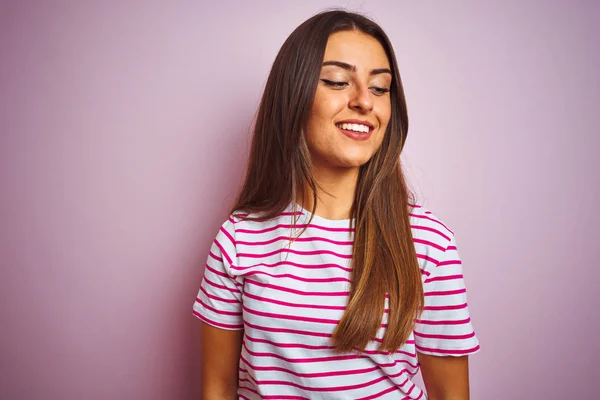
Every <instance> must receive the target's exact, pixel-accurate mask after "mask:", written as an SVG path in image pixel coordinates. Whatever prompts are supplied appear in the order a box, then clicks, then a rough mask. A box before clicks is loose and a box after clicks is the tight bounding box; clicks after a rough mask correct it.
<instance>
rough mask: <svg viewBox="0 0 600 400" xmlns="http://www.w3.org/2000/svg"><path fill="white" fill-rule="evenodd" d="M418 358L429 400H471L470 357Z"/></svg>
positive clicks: (420, 354) (421, 356) (419, 356)
mask: <svg viewBox="0 0 600 400" xmlns="http://www.w3.org/2000/svg"><path fill="white" fill-rule="evenodd" d="M417 356H418V358H419V364H420V365H421V375H422V376H423V383H425V388H426V389H427V395H428V399H429V400H469V358H468V356H461V357H452V356H446V357H443V356H432V355H427V354H422V353H419V352H417Z"/></svg>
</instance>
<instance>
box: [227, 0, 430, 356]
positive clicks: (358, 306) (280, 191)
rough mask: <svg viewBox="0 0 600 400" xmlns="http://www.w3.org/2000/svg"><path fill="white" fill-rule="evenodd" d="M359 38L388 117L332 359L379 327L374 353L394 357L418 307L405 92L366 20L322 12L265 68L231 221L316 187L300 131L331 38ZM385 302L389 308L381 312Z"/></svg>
mask: <svg viewBox="0 0 600 400" xmlns="http://www.w3.org/2000/svg"><path fill="white" fill-rule="evenodd" d="M340 31H358V32H362V33H364V34H367V35H370V36H372V37H373V38H375V39H376V40H377V41H378V42H379V43H380V44H381V45H382V46H383V48H384V50H385V52H386V54H387V57H388V60H389V63H390V69H391V71H392V74H393V76H392V85H391V90H390V99H391V110H392V112H391V117H390V121H389V123H388V127H387V131H386V134H385V136H384V139H383V141H382V144H381V147H380V148H379V149H378V151H377V152H376V153H375V154H374V155H373V157H372V158H371V159H370V160H369V161H368V162H367V163H365V164H364V165H362V166H361V167H360V171H359V177H358V184H357V187H356V192H355V199H354V203H353V205H352V209H351V218H352V219H355V233H354V246H353V254H352V273H351V284H350V295H349V299H348V304H347V307H346V310H345V312H344V314H343V316H342V318H341V320H340V322H339V324H338V326H337V327H336V329H335V331H334V333H333V337H332V344H333V345H334V346H335V348H336V350H337V351H338V352H340V353H346V352H350V351H351V350H364V349H365V347H366V345H367V344H368V342H369V341H370V340H372V339H374V338H375V335H376V333H377V331H378V330H379V329H380V327H381V323H382V316H384V313H387V316H388V318H387V329H386V331H385V334H384V336H383V341H382V343H381V344H380V346H379V348H380V349H381V350H388V351H395V350H397V349H398V348H400V347H401V346H402V345H403V344H404V343H405V342H406V340H407V339H408V337H409V336H410V334H411V332H412V329H413V327H414V320H415V319H416V318H418V315H419V314H420V312H421V311H422V309H423V284H422V280H421V271H420V268H419V264H418V262H417V256H416V252H415V246H414V243H413V237H412V232H411V227H410V222H409V215H410V212H411V207H412V206H411V204H414V196H413V195H412V193H411V192H410V191H409V190H408V188H407V185H406V181H405V178H404V175H403V172H402V167H401V162H400V153H401V151H402V149H403V147H404V143H405V142H406V137H407V133H408V115H407V111H406V100H405V97H404V89H403V87H402V81H401V80H400V73H399V71H398V65H397V61H396V56H395V54H394V50H393V48H392V45H391V43H390V40H389V39H388V37H387V35H386V34H385V33H384V31H383V30H382V29H381V27H380V26H379V25H377V24H376V23H375V22H373V21H372V20H370V19H369V18H367V17H365V16H362V15H360V14H355V13H351V12H347V11H343V10H333V11H326V12H321V13H319V14H317V15H314V16H313V17H311V18H309V19H308V20H306V21H305V22H303V23H302V24H301V25H300V26H298V27H297V28H296V29H295V30H294V31H293V32H292V34H291V35H290V36H289V37H288V38H287V40H286V41H285V42H284V44H283V46H282V47H281V49H280V50H279V53H278V54H277V57H276V58H275V61H274V63H273V66H272V68H271V72H270V74H269V77H268V79H267V83H266V86H265V90H264V93H263V96H262V100H261V102H260V106H259V110H258V114H257V116H256V123H255V127H254V135H253V139H252V145H251V150H250V156H249V162H248V168H247V174H246V178H245V182H244V185H243V187H242V190H241V192H240V194H239V196H238V198H237V200H236V202H235V205H234V206H233V207H232V209H231V213H234V212H239V211H244V212H247V213H251V214H259V215H260V217H259V218H254V220H258V221H266V220H269V219H272V218H275V217H276V216H278V215H279V214H280V213H282V212H283V211H284V210H285V209H286V208H287V207H288V206H289V205H290V204H292V202H294V201H295V200H296V198H298V197H297V195H298V194H301V197H300V198H304V197H302V196H303V193H304V190H305V189H306V188H310V189H311V190H312V195H313V200H314V201H313V209H312V213H313V214H314V211H315V208H316V204H317V196H316V193H317V186H318V185H317V183H316V182H315V179H314V177H313V175H312V173H311V165H312V164H311V155H310V153H309V151H308V147H307V144H306V139H305V137H304V128H305V126H306V123H307V121H308V119H309V117H310V113H311V109H312V104H313V100H314V97H315V93H316V89H317V84H318V82H319V77H320V73H321V67H322V63H323V57H324V55H325V47H326V45H327V41H328V39H329V36H330V35H331V34H333V33H335V32H340ZM386 296H388V300H389V310H388V309H384V308H385V307H384V305H385V298H386Z"/></svg>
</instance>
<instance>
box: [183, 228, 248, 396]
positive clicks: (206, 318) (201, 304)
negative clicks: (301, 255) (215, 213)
mask: <svg viewBox="0 0 600 400" xmlns="http://www.w3.org/2000/svg"><path fill="white" fill-rule="evenodd" d="M236 264H237V255H236V246H235V230H234V225H233V223H232V221H231V220H228V221H227V222H225V223H224V224H223V225H222V226H221V229H220V230H219V233H218V234H217V237H216V238H215V240H214V242H213V244H212V247H211V249H210V252H209V256H208V260H207V262H206V266H205V269H204V277H203V279H202V283H201V285H200V290H199V291H198V296H197V297H196V301H195V302H194V306H193V311H194V315H195V316H196V317H198V318H199V319H200V320H201V321H202V323H201V332H200V333H201V337H200V340H201V343H200V344H201V352H202V353H201V356H200V360H201V370H202V372H201V374H202V375H201V385H202V394H203V397H202V398H203V399H205V400H209V399H229V398H231V399H237V385H238V375H239V373H238V364H239V359H240V351H241V345H242V337H243V332H244V331H243V329H244V323H243V317H242V296H243V290H244V289H243V280H242V279H241V278H240V277H239V276H237V275H236V273H235V266H236Z"/></svg>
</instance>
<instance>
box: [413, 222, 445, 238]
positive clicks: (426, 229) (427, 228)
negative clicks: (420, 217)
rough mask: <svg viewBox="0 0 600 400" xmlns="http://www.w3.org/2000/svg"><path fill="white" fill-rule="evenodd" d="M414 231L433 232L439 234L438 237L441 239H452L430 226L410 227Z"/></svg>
mask: <svg viewBox="0 0 600 400" xmlns="http://www.w3.org/2000/svg"><path fill="white" fill-rule="evenodd" d="M410 227H411V228H412V229H419V230H422V231H428V232H433V233H437V234H438V235H440V236H441V237H443V238H445V239H446V240H448V241H450V237H449V236H448V235H445V234H443V233H442V232H440V231H438V230H437V229H435V228H430V227H428V226H422V225H411V226H410Z"/></svg>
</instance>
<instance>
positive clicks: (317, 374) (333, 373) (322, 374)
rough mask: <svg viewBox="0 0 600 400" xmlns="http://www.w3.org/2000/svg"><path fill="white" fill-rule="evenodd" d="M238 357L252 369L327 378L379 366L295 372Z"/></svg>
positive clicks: (241, 356)
mask: <svg viewBox="0 0 600 400" xmlns="http://www.w3.org/2000/svg"><path fill="white" fill-rule="evenodd" d="M240 359H241V360H242V362H243V363H244V364H246V365H248V367H249V368H251V369H252V370H254V371H278V372H284V373H288V374H290V375H294V376H298V377H301V378H327V377H332V376H345V375H359V374H366V373H369V372H374V371H377V370H378V369H379V367H377V366H375V367H369V368H363V369H344V370H341V371H330V372H307V373H300V372H296V371H293V370H290V369H286V368H282V367H259V366H255V365H252V364H251V363H250V362H249V361H248V360H246V358H244V356H243V355H240Z"/></svg>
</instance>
